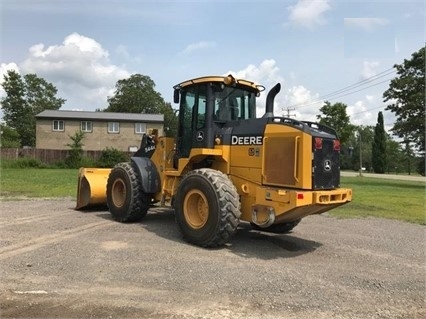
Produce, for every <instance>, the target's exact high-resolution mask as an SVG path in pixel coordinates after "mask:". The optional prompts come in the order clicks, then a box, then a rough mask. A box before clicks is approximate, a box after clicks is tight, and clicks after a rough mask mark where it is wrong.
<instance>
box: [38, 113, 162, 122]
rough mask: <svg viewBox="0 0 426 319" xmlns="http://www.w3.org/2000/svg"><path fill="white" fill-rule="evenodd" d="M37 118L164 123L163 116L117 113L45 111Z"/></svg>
mask: <svg viewBox="0 0 426 319" xmlns="http://www.w3.org/2000/svg"><path fill="white" fill-rule="evenodd" d="M36 118H51V119H74V120H92V121H126V122H150V123H152V122H159V123H163V122H164V115H163V114H143V113H115V112H88V111H65V110H44V111H43V112H41V113H39V114H37V115H36Z"/></svg>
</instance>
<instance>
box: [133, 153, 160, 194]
mask: <svg viewBox="0 0 426 319" xmlns="http://www.w3.org/2000/svg"><path fill="white" fill-rule="evenodd" d="M130 160H131V161H132V162H133V163H134V164H135V166H136V168H137V170H138V173H139V176H140V177H141V184H142V190H143V191H144V193H146V194H155V193H158V192H159V191H160V190H161V180H160V174H158V170H157V167H156V166H155V164H154V162H153V161H151V160H150V159H149V158H147V157H132V158H131V159H130Z"/></svg>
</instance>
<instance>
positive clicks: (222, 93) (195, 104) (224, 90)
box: [174, 75, 265, 160]
mask: <svg viewBox="0 0 426 319" xmlns="http://www.w3.org/2000/svg"><path fill="white" fill-rule="evenodd" d="M174 89H175V94H174V102H175V103H180V106H179V127H178V136H177V143H176V144H177V145H176V158H175V160H176V159H178V158H182V157H189V154H190V152H191V149H193V148H214V133H215V131H216V130H218V129H220V128H222V127H223V126H224V125H225V124H226V123H228V122H229V121H240V120H248V119H254V118H256V97H257V96H259V94H260V92H262V91H263V90H264V89H265V88H264V87H263V86H260V85H256V84H254V83H253V82H250V81H246V80H238V79H235V78H234V77H233V76H232V75H228V76H227V77H222V76H211V77H202V78H197V79H193V80H189V81H186V82H183V83H181V84H178V85H176V86H175V87H174Z"/></svg>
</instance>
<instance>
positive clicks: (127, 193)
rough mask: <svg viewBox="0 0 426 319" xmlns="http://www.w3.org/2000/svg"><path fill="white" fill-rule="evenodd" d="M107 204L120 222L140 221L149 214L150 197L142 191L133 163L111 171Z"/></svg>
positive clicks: (118, 165)
mask: <svg viewBox="0 0 426 319" xmlns="http://www.w3.org/2000/svg"><path fill="white" fill-rule="evenodd" d="M107 203H108V208H109V211H110V213H111V215H112V217H113V218H114V219H115V220H117V221H119V222H134V221H138V220H140V219H141V218H143V217H144V216H145V215H146V214H147V212H148V208H149V204H150V196H149V195H148V194H145V193H144V192H143V191H142V185H141V180H140V177H139V174H138V173H137V170H136V169H135V167H134V164H133V163H119V164H117V165H116V166H115V167H114V168H113V169H112V170H111V173H110V174H109V177H108V182H107Z"/></svg>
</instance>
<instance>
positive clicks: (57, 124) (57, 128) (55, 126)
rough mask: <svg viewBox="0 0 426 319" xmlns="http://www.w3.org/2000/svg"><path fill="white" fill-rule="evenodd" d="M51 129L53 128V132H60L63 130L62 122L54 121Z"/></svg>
mask: <svg viewBox="0 0 426 319" xmlns="http://www.w3.org/2000/svg"><path fill="white" fill-rule="evenodd" d="M52 127H53V131H57V132H62V131H64V129H65V125H64V121H62V120H54V121H53V124H52Z"/></svg>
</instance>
